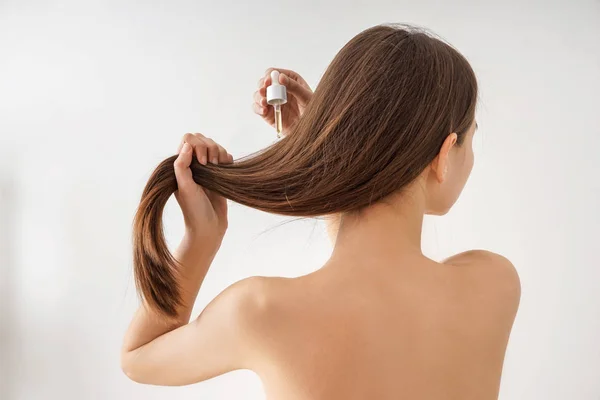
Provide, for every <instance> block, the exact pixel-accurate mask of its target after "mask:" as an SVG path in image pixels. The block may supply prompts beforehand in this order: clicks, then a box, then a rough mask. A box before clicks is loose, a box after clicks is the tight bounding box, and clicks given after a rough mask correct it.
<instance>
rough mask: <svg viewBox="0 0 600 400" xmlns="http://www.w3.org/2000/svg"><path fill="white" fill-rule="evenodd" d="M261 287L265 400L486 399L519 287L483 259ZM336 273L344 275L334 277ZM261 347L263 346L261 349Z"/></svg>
mask: <svg viewBox="0 0 600 400" xmlns="http://www.w3.org/2000/svg"><path fill="white" fill-rule="evenodd" d="M414 263H416V264H418V265H411V266H410V267H409V268H406V266H403V265H397V266H394V265H371V266H368V265H356V263H354V264H353V262H352V261H350V260H348V261H347V263H346V265H344V266H342V265H328V266H327V267H326V268H323V269H321V270H319V271H317V272H314V273H312V274H309V275H306V276H303V277H299V278H293V279H285V278H264V279H267V280H269V282H268V283H267V285H266V286H267V288H268V290H267V292H268V293H269V294H268V297H269V299H268V300H267V305H266V307H265V312H266V314H267V315H269V319H270V322H269V334H268V335H267V336H268V337H266V338H265V347H264V348H263V349H262V354H263V356H262V361H261V366H260V368H259V370H258V371H257V372H258V373H259V375H260V376H261V379H262V380H263V382H264V384H265V390H266V392H267V397H268V398H270V399H298V400H307V399H310V400H320V399H367V398H377V399H399V398H406V399H495V398H497V395H498V389H499V383H500V375H501V371H502V364H503V359H504V354H505V350H506V345H507V341H508V337H509V334H510V330H511V327H512V323H513V320H514V317H515V313H516V309H517V306H518V301H519V295H520V286H519V282H518V276H517V275H516V273H515V271H514V268H513V267H512V265H511V264H510V263H509V262H508V261H507V260H505V259H502V258H501V257H500V256H497V255H495V254H493V253H487V252H477V251H476V252H469V253H464V254H461V255H459V256H455V257H453V258H452V259H450V260H448V261H447V262H446V263H445V264H439V263H435V262H433V261H430V260H428V259H426V258H422V260H419V261H415V262H414ZM342 270H344V271H345V272H344V273H340V271H342ZM261 347H262V346H261Z"/></svg>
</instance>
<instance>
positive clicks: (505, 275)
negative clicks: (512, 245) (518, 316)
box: [443, 250, 521, 311]
mask: <svg viewBox="0 0 600 400" xmlns="http://www.w3.org/2000/svg"><path fill="white" fill-rule="evenodd" d="M443 264H446V265H452V266H456V267H459V268H461V269H462V270H463V271H464V272H465V273H466V274H467V275H468V276H469V277H470V278H471V279H474V280H476V281H477V284H478V286H479V287H481V288H482V289H483V290H485V291H487V292H488V293H489V294H490V295H492V296H499V297H500V298H501V300H503V301H506V303H504V304H506V305H512V306H513V307H514V308H515V311H516V308H517V307H518V305H519V302H520V298H521V280H520V278H519V274H518V272H517V269H516V268H515V266H514V265H513V263H512V262H511V261H510V260H509V259H508V258H506V257H504V256H502V255H500V254H497V253H493V252H491V251H487V250H469V251H465V252H463V253H459V254H456V255H454V256H452V257H449V258H447V259H446V260H444V261H443Z"/></svg>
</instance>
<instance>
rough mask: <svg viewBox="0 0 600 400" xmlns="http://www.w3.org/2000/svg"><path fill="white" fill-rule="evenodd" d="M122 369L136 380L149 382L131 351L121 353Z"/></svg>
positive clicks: (130, 377)
mask: <svg viewBox="0 0 600 400" xmlns="http://www.w3.org/2000/svg"><path fill="white" fill-rule="evenodd" d="M121 371H123V373H124V374H125V375H126V376H127V377H128V378H129V379H131V380H132V381H134V382H137V383H148V382H146V381H145V379H144V377H143V374H141V373H140V370H139V368H138V366H137V365H136V363H135V358H134V357H132V353H131V352H124V353H121Z"/></svg>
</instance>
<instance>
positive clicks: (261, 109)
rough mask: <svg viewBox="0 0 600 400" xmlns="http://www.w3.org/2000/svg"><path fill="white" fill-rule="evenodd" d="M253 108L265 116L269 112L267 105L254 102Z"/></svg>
mask: <svg viewBox="0 0 600 400" xmlns="http://www.w3.org/2000/svg"><path fill="white" fill-rule="evenodd" d="M252 109H253V110H254V112H255V113H257V114H258V115H260V116H261V117H262V116H264V115H265V114H266V113H267V108H266V107H262V106H259V105H258V104H256V103H252Z"/></svg>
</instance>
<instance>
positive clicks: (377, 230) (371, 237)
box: [331, 190, 425, 260]
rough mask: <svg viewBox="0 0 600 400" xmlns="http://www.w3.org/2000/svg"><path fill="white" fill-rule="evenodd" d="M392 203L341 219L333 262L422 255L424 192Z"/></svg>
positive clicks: (416, 192) (391, 199)
mask: <svg viewBox="0 0 600 400" xmlns="http://www.w3.org/2000/svg"><path fill="white" fill-rule="evenodd" d="M400 196H401V197H400ZM395 197H399V199H397V198H395ZM389 200H390V201H386V202H382V203H378V204H374V205H372V206H369V207H367V208H366V209H364V210H363V211H361V212H360V213H358V214H346V215H343V216H342V217H341V218H340V225H339V230H338V233H337V237H336V241H335V247H334V250H333V253H332V256H331V259H337V258H339V257H342V258H343V259H345V260H348V259H350V260H364V259H371V260H372V259H373V258H374V257H375V258H377V259H381V258H382V257H383V258H386V257H389V258H394V259H397V258H399V257H406V256H415V255H422V254H423V253H422V251H421V233H422V229H423V215H424V213H425V206H424V204H425V201H424V199H423V198H422V194H421V192H420V191H412V190H411V191H407V192H405V193H404V194H403V195H398V196H394V197H393V198H392V197H390V198H389Z"/></svg>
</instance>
